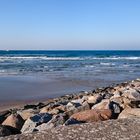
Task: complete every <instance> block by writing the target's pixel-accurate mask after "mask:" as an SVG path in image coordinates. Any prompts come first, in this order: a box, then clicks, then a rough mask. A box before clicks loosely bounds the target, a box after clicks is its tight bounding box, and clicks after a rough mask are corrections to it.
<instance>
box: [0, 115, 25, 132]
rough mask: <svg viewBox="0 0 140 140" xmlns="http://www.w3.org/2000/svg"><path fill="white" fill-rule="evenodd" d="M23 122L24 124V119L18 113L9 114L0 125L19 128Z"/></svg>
mask: <svg viewBox="0 0 140 140" xmlns="http://www.w3.org/2000/svg"><path fill="white" fill-rule="evenodd" d="M23 124H24V120H23V118H22V117H21V116H20V115H19V114H11V115H10V116H8V117H7V118H6V120H5V121H4V122H3V123H2V125H7V126H11V127H14V128H16V129H18V130H20V129H21V128H22V126H23Z"/></svg>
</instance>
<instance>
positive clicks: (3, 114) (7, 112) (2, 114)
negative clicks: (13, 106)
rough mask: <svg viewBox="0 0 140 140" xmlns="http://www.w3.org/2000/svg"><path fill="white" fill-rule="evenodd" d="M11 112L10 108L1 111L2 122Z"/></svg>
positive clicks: (0, 119)
mask: <svg viewBox="0 0 140 140" xmlns="http://www.w3.org/2000/svg"><path fill="white" fill-rule="evenodd" d="M10 113H11V112H10V111H9V110H6V111H2V112H0V124H1V123H2V122H3V121H4V120H5V119H6V118H7V117H8V116H9V115H10Z"/></svg>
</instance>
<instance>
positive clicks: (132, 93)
mask: <svg viewBox="0 0 140 140" xmlns="http://www.w3.org/2000/svg"><path fill="white" fill-rule="evenodd" d="M122 96H124V97H126V98H129V99H132V100H140V93H139V92H137V91H136V90H135V89H132V88H130V89H127V90H125V91H123V95H122Z"/></svg>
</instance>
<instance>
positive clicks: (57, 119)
mask: <svg viewBox="0 0 140 140" xmlns="http://www.w3.org/2000/svg"><path fill="white" fill-rule="evenodd" d="M66 119H67V116H66V114H59V115H56V116H53V118H52V119H51V120H50V121H49V122H48V123H43V124H41V125H39V126H37V127H36V128H35V130H37V131H43V130H46V129H50V128H53V127H57V126H61V125H63V124H64V123H65V121H66Z"/></svg>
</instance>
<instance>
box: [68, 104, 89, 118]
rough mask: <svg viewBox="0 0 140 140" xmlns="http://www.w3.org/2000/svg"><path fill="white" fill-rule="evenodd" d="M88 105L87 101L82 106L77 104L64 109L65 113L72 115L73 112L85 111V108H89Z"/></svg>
mask: <svg viewBox="0 0 140 140" xmlns="http://www.w3.org/2000/svg"><path fill="white" fill-rule="evenodd" d="M89 109H90V106H89V104H88V103H87V102H84V103H83V105H82V106H79V107H77V108H73V109H71V110H69V111H66V114H67V115H68V116H69V117H70V116H71V115H73V114H74V113H77V112H80V111H85V110H89Z"/></svg>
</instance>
